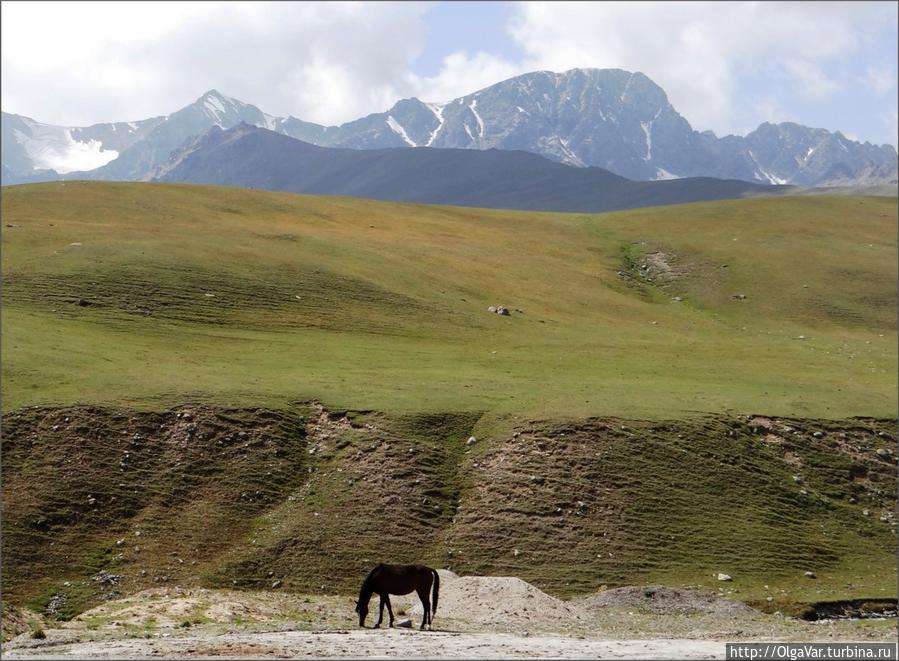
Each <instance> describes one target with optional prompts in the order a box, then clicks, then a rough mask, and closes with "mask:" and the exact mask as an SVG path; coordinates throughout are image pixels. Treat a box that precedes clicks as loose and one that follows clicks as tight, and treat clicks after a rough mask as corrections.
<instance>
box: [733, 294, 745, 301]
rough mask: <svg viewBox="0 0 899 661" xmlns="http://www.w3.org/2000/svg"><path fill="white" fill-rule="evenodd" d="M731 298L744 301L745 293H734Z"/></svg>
mask: <svg viewBox="0 0 899 661" xmlns="http://www.w3.org/2000/svg"><path fill="white" fill-rule="evenodd" d="M733 298H734V299H736V300H738V301H745V300H746V298H747V297H746V294H734V295H733Z"/></svg>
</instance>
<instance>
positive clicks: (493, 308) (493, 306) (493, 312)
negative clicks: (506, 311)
mask: <svg viewBox="0 0 899 661" xmlns="http://www.w3.org/2000/svg"><path fill="white" fill-rule="evenodd" d="M487 312H490V313H492V314H496V306H495V305H491V306H490V307H489V308H487Z"/></svg>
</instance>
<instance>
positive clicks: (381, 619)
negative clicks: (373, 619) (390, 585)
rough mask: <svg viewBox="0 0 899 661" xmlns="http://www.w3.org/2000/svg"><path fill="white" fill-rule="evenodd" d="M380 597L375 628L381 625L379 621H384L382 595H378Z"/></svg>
mask: <svg viewBox="0 0 899 661" xmlns="http://www.w3.org/2000/svg"><path fill="white" fill-rule="evenodd" d="M378 596H379V597H381V607H380V609H379V611H378V623H377V624H376V625H375V629H377V628H378V627H380V626H381V622H383V621H384V595H383V594H382V595H378Z"/></svg>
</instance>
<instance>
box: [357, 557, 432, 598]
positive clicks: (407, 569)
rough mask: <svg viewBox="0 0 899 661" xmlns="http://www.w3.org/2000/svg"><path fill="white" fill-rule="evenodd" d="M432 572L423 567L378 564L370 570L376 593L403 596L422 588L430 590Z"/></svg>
mask: <svg viewBox="0 0 899 661" xmlns="http://www.w3.org/2000/svg"><path fill="white" fill-rule="evenodd" d="M432 572H433V570H432V569H431V568H430V567H425V566H424V565H385V564H383V563H382V564H379V565H378V566H377V567H375V569H374V570H372V575H371V577H372V579H373V583H374V585H373V587H374V588H375V591H376V592H379V593H380V592H386V593H389V594H396V595H403V594H409V593H410V592H413V591H415V590H418V589H420V588H422V587H425V588H430V586H431V580H432V579H431V576H432Z"/></svg>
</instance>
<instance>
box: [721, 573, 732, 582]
mask: <svg viewBox="0 0 899 661" xmlns="http://www.w3.org/2000/svg"><path fill="white" fill-rule="evenodd" d="M718 580H719V581H732V580H734V578H733V576H731V575H730V574H722V573H721V572H718Z"/></svg>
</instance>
